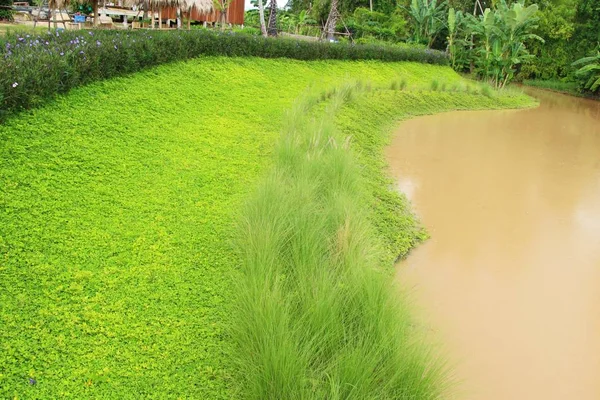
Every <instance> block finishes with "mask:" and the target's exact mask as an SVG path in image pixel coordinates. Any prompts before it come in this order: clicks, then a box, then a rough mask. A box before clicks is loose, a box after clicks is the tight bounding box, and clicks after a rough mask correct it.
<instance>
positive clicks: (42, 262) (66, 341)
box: [0, 58, 481, 398]
mask: <svg viewBox="0 0 600 400" xmlns="http://www.w3.org/2000/svg"><path fill="white" fill-rule="evenodd" d="M434 75H435V76H436V77H437V78H438V79H440V80H448V81H449V82H450V81H452V80H454V81H457V82H458V81H459V78H458V77H457V76H456V74H455V73H454V72H452V71H451V70H450V69H447V68H441V67H435V66H431V65H423V64H414V63H381V62H374V61H373V62H341V61H323V62H300V61H291V60H265V59H256V58H247V59H240V58H233V59H229V58H205V59H202V60H194V61H190V62H187V63H178V64H172V65H168V66H162V67H158V68H156V69H152V70H149V71H146V72H143V73H139V74H137V75H134V76H130V77H126V78H118V79H113V80H108V81H102V82H97V83H94V84H92V85H89V86H86V87H83V88H79V89H76V90H74V91H73V92H71V93H70V94H68V95H66V96H63V97H59V98H57V99H56V100H55V101H53V102H52V103H49V104H47V105H45V106H43V107H40V108H37V109H34V110H31V111H28V112H26V113H21V114H18V115H14V116H13V117H11V118H9V119H8V120H7V121H6V123H5V124H3V125H0V154H1V156H0V160H1V161H0V219H1V220H2V224H1V226H0V326H1V327H2V329H0V397H8V398H12V397H13V396H18V397H20V398H49V397H67V398H82V397H87V398H139V397H140V396H141V397H148V398H153V397H154V398H165V397H172V398H177V397H193V398H230V397H232V396H233V393H235V392H236V390H238V388H237V385H238V383H237V382H238V379H237V378H235V379H234V378H233V377H234V376H236V374H235V371H237V369H236V368H235V367H233V365H232V363H231V362H230V360H232V345H231V343H232V341H231V340H230V337H229V333H227V332H228V331H229V327H230V326H231V319H230V317H229V315H230V314H231V308H230V305H231V304H232V287H233V281H234V278H233V277H232V276H234V275H232V272H233V271H234V269H235V266H236V265H237V264H238V259H237V257H236V256H235V255H234V253H233V252H232V245H231V240H232V238H233V237H234V233H235V229H234V221H235V220H236V218H238V214H239V208H240V206H241V204H242V203H243V199H244V197H245V196H246V195H247V194H248V192H249V191H250V190H251V188H252V187H253V183H254V182H255V181H256V179H257V177H258V176H259V174H260V173H261V171H263V170H264V168H265V166H267V165H268V164H269V163H270V162H271V161H270V160H271V159H270V158H269V157H268V156H267V155H268V154H271V153H272V148H273V144H274V142H275V141H276V138H277V136H278V132H279V130H280V128H281V126H282V125H281V124H282V118H283V117H282V116H283V114H284V111H285V110H286V109H288V108H289V107H290V106H291V105H292V103H293V99H294V98H295V97H297V96H298V95H299V94H300V93H302V92H303V90H304V89H305V88H306V87H307V86H308V85H309V84H312V85H313V87H316V86H323V87H329V86H332V85H335V84H339V83H341V82H342V81H344V80H345V79H347V78H359V77H369V79H370V80H371V82H372V83H373V85H376V84H384V83H385V82H390V81H392V80H394V79H399V78H404V79H405V80H406V81H407V82H408V83H409V85H415V86H418V85H423V86H427V85H428V81H429V80H430V79H431V77H432V76H434ZM282 88H285V89H282ZM480 97H481V96H480Z"/></svg>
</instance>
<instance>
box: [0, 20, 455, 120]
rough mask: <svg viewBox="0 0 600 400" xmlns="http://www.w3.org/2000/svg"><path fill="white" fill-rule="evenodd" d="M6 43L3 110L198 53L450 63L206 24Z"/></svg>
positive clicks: (1, 58) (421, 52)
mask: <svg viewBox="0 0 600 400" xmlns="http://www.w3.org/2000/svg"><path fill="white" fill-rule="evenodd" d="M0 45H1V46H0V113H1V112H2V111H4V112H6V111H8V110H16V109H21V108H30V107H32V106H36V105H38V104H39V103H40V102H42V101H43V100H45V99H47V98H50V97H52V96H54V95H55V94H57V93H64V92H67V91H68V90H70V89H71V88H73V87H76V86H80V85H83V84H86V83H89V82H92V81H95V80H99V79H105V78H109V77H112V76H118V75H123V74H127V73H131V72H135V71H138V70H140V69H143V68H148V67H150V66H153V65H157V64H162V63H165V62H172V61H175V60H182V59H189V58H193V57H198V56H219V55H225V56H257V57H265V58H279V57H285V58H293V59H299V60H327V59H339V60H383V61H420V62H423V63H434V64H445V63H446V62H447V58H446V56H445V55H444V54H443V53H441V52H436V51H431V50H425V49H418V48H410V47H399V46H379V45H353V46H350V45H346V44H334V43H314V42H305V41H295V40H281V39H279V40H276V39H270V38H262V37H259V36H250V35H242V34H235V33H225V34H221V33H218V32H217V33H215V32H211V31H205V30H196V31H177V32H164V31H163V32H160V31H135V32H128V33H120V32H115V31H90V32H83V33H82V32H81V31H73V32H65V33H59V32H56V33H47V34H43V35H29V34H27V35H19V34H16V35H11V36H9V37H8V38H7V39H5V42H4V43H2V42H1V41H0Z"/></svg>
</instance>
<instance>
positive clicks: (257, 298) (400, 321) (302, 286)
mask: <svg viewBox="0 0 600 400" xmlns="http://www.w3.org/2000/svg"><path fill="white" fill-rule="evenodd" d="M356 94H357V88H356V86H354V85H347V86H346V87H344V88H343V89H342V90H340V91H339V92H338V93H337V95H336V96H335V97H333V98H332V100H331V102H330V104H329V105H328V107H327V108H326V109H325V111H324V113H323V114H322V115H321V116H319V118H318V119H316V120H314V121H313V120H311V119H310V118H309V117H307V114H306V107H305V106H304V105H303V104H302V101H301V102H300V104H298V105H296V106H295V107H294V108H293V109H292V110H291V111H290V112H289V113H288V115H287V117H286V122H285V128H284V131H283V134H282V137H281V138H280V140H279V142H278V144H277V146H276V149H275V155H274V156H275V163H274V166H273V167H272V169H271V171H270V172H269V174H268V176H267V177H266V178H265V179H264V180H263V181H262V182H261V184H260V185H259V187H258V189H257V190H256V191H255V193H254V194H253V196H252V197H251V199H250V200H249V202H248V204H247V205H246V207H245V208H244V211H243V216H242V218H241V222H240V224H239V227H238V232H239V237H238V241H237V243H238V247H239V249H240V250H239V251H240V258H241V262H242V264H241V267H242V268H241V271H242V277H241V279H240V280H239V282H238V285H237V286H236V289H235V293H236V294H237V299H236V303H235V304H236V307H235V309H236V311H237V313H236V316H235V320H236V321H237V322H238V323H237V324H236V325H235V326H234V333H233V337H234V339H235V340H236V343H237V345H238V350H237V351H236V352H235V353H234V354H235V355H236V356H237V357H238V359H237V362H238V365H239V367H238V368H239V370H240V371H243V380H244V387H245V391H244V395H243V397H245V398H249V399H288V398H307V399H310V398H314V399H321V398H340V399H342V398H409V397H410V398H414V399H433V398H437V397H439V395H440V394H441V391H442V388H443V387H444V382H443V374H442V370H443V363H434V362H432V360H430V359H428V357H427V353H426V352H425V351H424V349H423V348H422V347H420V346H418V345H415V344H414V340H412V337H411V336H412V335H411V329H412V328H411V324H410V318H409V315H408V313H407V310H406V309H405V306H404V305H405V303H404V302H403V301H402V300H401V299H400V296H399V294H398V293H397V292H396V291H394V290H393V289H392V288H391V287H390V285H389V281H388V280H387V277H386V275H382V274H381V273H380V272H378V269H379V268H380V265H379V261H380V259H381V257H380V255H381V254H382V249H381V247H380V246H378V244H377V243H378V241H377V239H376V235H377V233H376V231H375V230H374V229H373V227H372V225H371V224H370V222H369V218H368V216H369V212H368V201H365V199H367V198H368V192H367V191H366V188H367V185H366V183H365V182H364V180H363V177H362V175H361V173H360V166H359V164H358V162H357V157H356V155H355V154H354V152H353V149H352V146H351V141H350V140H349V137H347V136H344V135H341V134H340V133H339V132H338V131H337V130H336V128H335V125H334V122H333V121H334V115H335V114H336V112H337V111H338V110H339V108H340V107H341V106H342V105H343V104H345V103H347V102H351V101H352V99H353V98H354V96H355V95H356Z"/></svg>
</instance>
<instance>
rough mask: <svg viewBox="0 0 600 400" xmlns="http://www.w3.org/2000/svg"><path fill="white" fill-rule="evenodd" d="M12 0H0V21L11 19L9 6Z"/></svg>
mask: <svg viewBox="0 0 600 400" xmlns="http://www.w3.org/2000/svg"><path fill="white" fill-rule="evenodd" d="M12 5H13V0H0V21H12V20H13V10H12V8H11V6H12Z"/></svg>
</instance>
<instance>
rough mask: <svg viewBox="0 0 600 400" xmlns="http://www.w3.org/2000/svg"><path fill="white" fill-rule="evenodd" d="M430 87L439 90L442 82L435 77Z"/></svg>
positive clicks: (435, 90)
mask: <svg viewBox="0 0 600 400" xmlns="http://www.w3.org/2000/svg"><path fill="white" fill-rule="evenodd" d="M429 89H430V90H432V91H434V92H437V91H438V90H440V82H439V81H438V80H437V79H434V80H432V81H431V84H430V85H429Z"/></svg>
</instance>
